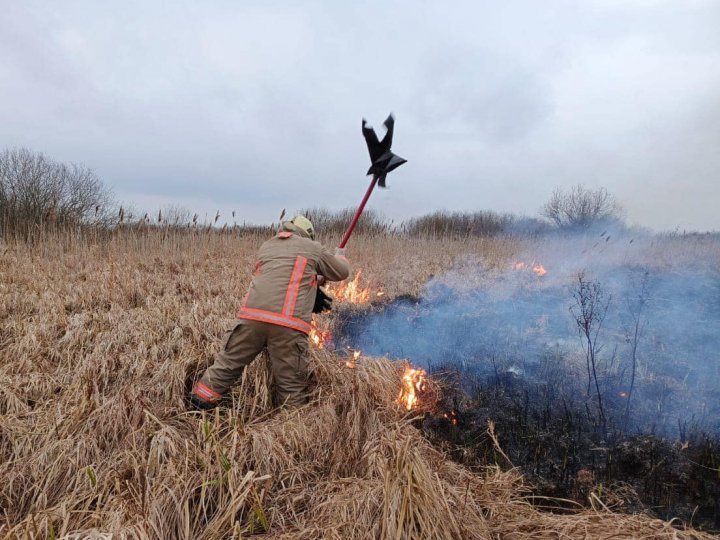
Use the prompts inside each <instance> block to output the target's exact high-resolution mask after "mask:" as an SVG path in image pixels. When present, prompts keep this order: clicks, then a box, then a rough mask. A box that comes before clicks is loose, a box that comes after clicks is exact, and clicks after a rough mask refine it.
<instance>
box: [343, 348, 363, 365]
mask: <svg viewBox="0 0 720 540" xmlns="http://www.w3.org/2000/svg"><path fill="white" fill-rule="evenodd" d="M358 358H360V351H355V352H354V353H353V357H352V360H348V361H347V362H345V366H346V367H348V368H350V369H355V368H356V367H357V361H358Z"/></svg>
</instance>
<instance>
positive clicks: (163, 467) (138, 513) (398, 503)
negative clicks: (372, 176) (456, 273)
mask: <svg viewBox="0 0 720 540" xmlns="http://www.w3.org/2000/svg"><path fill="white" fill-rule="evenodd" d="M260 240H261V238H240V237H233V236H224V235H217V236H215V235H211V237H210V238H207V239H205V240H204V241H203V242H197V239H193V237H191V236H188V237H187V238H184V237H181V236H168V235H163V236H160V235H157V237H154V238H153V237H118V238H115V239H111V240H110V241H109V243H107V244H105V245H103V246H82V245H73V247H71V248H69V249H68V248H67V247H63V246H62V245H59V244H51V243H48V244H46V245H43V246H35V248H33V249H32V250H29V249H26V248H23V247H16V248H13V249H6V250H5V251H4V253H3V255H2V258H1V259H0V271H1V272H2V275H3V280H2V283H0V346H1V347H2V349H1V357H0V380H2V386H0V537H2V538H68V539H70V538H78V539H79V538H153V539H154V538H172V539H179V538H186V539H201V538H207V539H210V538H240V537H247V536H250V535H252V534H255V535H259V537H262V538H287V539H308V540H310V539H312V540H315V539H318V538H327V539H349V538H392V539H414V538H418V539H419V538H428V539H460V538H463V539H464V538H468V539H472V538H509V539H510V538H512V539H525V538H548V539H550V538H553V539H555V538H609V537H614V538H631V537H632V538H710V536H707V535H705V536H704V535H702V534H701V533H696V532H693V531H679V530H676V529H674V528H673V527H672V526H671V525H670V524H668V523H664V522H662V521H659V520H654V519H650V518H649V517H646V516H628V515H617V514H613V513H611V512H609V511H608V510H606V509H604V508H603V507H602V506H601V505H596V507H595V509H589V510H584V511H581V512H579V513H575V514H564V515H558V514H553V513H550V512H542V511H540V510H538V509H536V508H535V507H533V506H531V505H529V504H528V503H527V502H526V499H525V496H526V495H527V491H526V490H525V489H524V488H523V484H522V477H521V476H520V475H519V474H518V473H517V472H515V471H509V472H503V471H501V470H500V469H499V468H497V467H491V468H488V469H486V470H483V471H470V470H468V469H466V468H463V467H462V466H460V465H458V464H455V463H453V462H451V461H449V460H448V459H446V457H445V455H444V454H443V453H441V452H440V451H438V450H437V449H435V448H433V447H432V446H431V445H430V444H429V443H428V442H427V441H426V440H425V439H424V438H423V436H422V435H421V433H420V432H419V431H418V430H417V429H416V428H415V427H413V426H412V424H411V419H409V418H408V417H407V416H406V411H404V410H403V408H402V407H401V406H400V405H398V404H397V403H396V402H395V399H396V397H397V395H398V390H399V386H400V371H399V369H398V365H397V364H394V363H392V362H389V361H387V360H382V359H371V358H364V357H363V358H361V359H360V360H359V361H358V364H357V368H356V369H347V368H346V367H345V363H344V360H343V359H340V358H339V357H338V356H336V355H335V354H333V353H330V352H325V351H316V352H314V353H313V354H314V358H313V367H314V373H315V378H316V383H317V385H316V388H315V390H314V394H313V400H312V402H311V403H310V404H308V405H307V406H305V407H303V408H301V409H298V410H293V411H287V410H275V409H273V408H272V406H271V401H270V381H269V380H268V378H267V373H268V371H267V368H266V360H265V359H264V358H263V357H261V358H260V359H259V360H258V361H256V362H255V363H254V364H253V365H252V367H251V368H250V369H249V370H248V371H246V373H245V376H244V378H243V380H242V383H241V384H240V385H239V386H238V387H237V388H236V390H235V391H234V393H233V395H232V400H231V402H230V403H228V406H227V407H224V408H222V409H218V410H216V411H213V412H211V413H209V414H207V413H197V412H186V411H185V408H184V406H183V395H184V392H185V388H186V384H187V381H188V380H190V379H192V378H193V377H194V376H195V375H196V374H197V373H198V372H200V371H201V370H202V369H204V367H205V366H206V364H207V362H208V361H209V359H210V357H211V354H212V352H213V351H215V350H216V348H217V345H218V336H220V335H221V334H222V331H223V329H224V327H225V326H226V325H227V324H228V323H229V320H228V318H227V316H228V315H230V314H232V312H233V309H234V308H235V307H236V303H237V299H238V298H240V297H241V295H242V291H243V290H244V288H245V287H246V285H247V282H248V279H249V277H250V276H249V270H248V269H250V268H251V267H252V265H251V262H252V257H253V256H254V252H255V249H256V248H257V245H258V243H259V241H260ZM378 242H385V243H386V245H383V246H382V248H383V252H385V253H392V254H393V255H392V257H389V258H387V259H386V260H385V262H384V263H383V265H378V266H377V267H376V268H375V269H374V273H373V274H372V276H374V277H373V279H375V280H376V281H377V282H382V285H383V286H384V287H385V288H386V289H387V290H388V291H389V292H390V294H393V293H395V292H396V291H398V290H400V289H403V288H404V289H405V290H407V288H408V287H407V286H406V285H407V283H406V280H413V285H411V287H410V288H412V287H415V288H416V289H419V285H418V283H419V282H421V281H423V280H424V279H426V278H427V276H428V275H429V274H431V273H433V272H435V271H437V270H438V269H439V268H440V267H441V266H442V265H443V264H445V265H447V264H449V261H450V260H451V259H452V253H458V254H459V253H462V252H464V251H467V250H468V249H471V250H476V251H477V253H478V254H479V255H481V256H484V257H485V258H486V259H487V260H491V261H492V260H494V258H495V259H497V260H500V259H501V258H502V256H503V255H507V254H508V253H511V252H512V247H508V246H503V245H501V244H499V243H498V244H493V243H491V242H489V241H486V242H483V241H477V242H476V243H474V244H472V245H470V246H468V245H467V244H466V243H463V244H462V245H458V246H451V248H450V249H444V250H443V251H442V255H437V252H435V253H434V254H433V252H432V250H434V249H437V248H438V246H432V245H422V246H421V245H419V244H417V243H416V244H415V245H411V246H407V245H404V244H403V243H402V242H401V241H399V240H397V241H396V240H395V239H382V240H380V239H366V240H362V239H359V240H357V241H356V244H355V245H356V246H357V251H356V260H359V261H360V264H362V262H363V259H365V260H366V262H369V260H370V259H371V257H373V253H376V252H377V243H378ZM393 242H394V244H393ZM373 244H375V245H376V249H372V246H373ZM391 244H392V245H391ZM423 261H425V262H423ZM401 270H403V271H402V272H401Z"/></svg>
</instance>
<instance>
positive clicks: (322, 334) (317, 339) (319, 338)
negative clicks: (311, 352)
mask: <svg viewBox="0 0 720 540" xmlns="http://www.w3.org/2000/svg"><path fill="white" fill-rule="evenodd" d="M308 337H309V338H310V343H312V345H313V346H315V347H316V348H318V349H324V348H325V345H326V344H327V343H328V342H329V341H330V340H332V332H330V330H323V329H321V328H320V327H319V326H318V322H317V319H316V318H315V316H314V315H313V319H312V324H311V325H310V334H308Z"/></svg>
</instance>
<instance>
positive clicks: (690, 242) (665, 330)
mask: <svg viewBox="0 0 720 540" xmlns="http://www.w3.org/2000/svg"><path fill="white" fill-rule="evenodd" d="M717 254H718V244H717V241H716V240H715V239H712V238H694V239H693V238H667V237H666V238H661V237H652V236H645V235H641V236H639V237H637V236H636V237H633V236H629V235H627V234H623V233H621V232H620V231H613V232H608V231H602V233H601V234H597V233H595V234H587V235H584V236H572V237H558V238H549V239H546V240H544V241H542V242H540V243H538V244H536V245H534V246H532V247H528V248H526V249H525V250H523V251H522V252H521V253H519V254H518V255H517V256H516V260H515V261H511V262H509V263H508V264H507V265H506V266H505V267H503V268H488V267H485V266H484V265H483V264H482V262H481V261H479V260H477V259H474V258H471V257H467V258H464V259H462V260H458V261H456V263H455V265H454V266H453V268H451V269H450V270H449V271H448V272H446V273H445V274H443V275H441V276H436V277H434V278H432V279H431V280H430V281H429V282H428V283H427V284H426V285H425V287H424V290H423V293H422V295H421V297H420V298H399V299H396V300H395V301H393V302H392V303H390V304H388V305H386V306H384V307H383V308H382V309H379V310H377V311H373V312H371V313H369V314H364V315H362V316H358V317H357V318H355V319H353V320H351V321H349V322H348V324H346V325H345V328H344V338H343V339H344V340H345V341H346V343H345V344H346V345H348V346H350V347H353V348H355V349H360V350H362V351H363V352H364V353H365V354H368V355H373V356H387V357H389V358H393V359H400V358H405V359H410V360H411V361H412V362H413V363H414V364H416V365H419V366H422V367H425V368H429V369H431V370H432V369H436V370H437V369H447V368H451V369H459V370H460V371H461V372H463V373H465V374H467V375H471V376H472V377H471V378H473V380H478V379H477V378H478V377H479V378H481V379H482V378H483V377H484V378H493V377H494V378H497V377H498V375H502V374H512V375H513V376H514V377H515V378H517V379H520V380H522V381H524V382H525V383H526V384H551V383H552V381H550V380H548V369H547V366H548V363H551V364H554V366H555V368H558V367H562V370H563V371H564V373H565V375H566V378H569V379H572V380H570V381H563V385H562V387H563V389H564V391H567V392H570V391H571V392H572V393H573V394H576V395H582V396H585V397H586V398H587V399H588V400H591V399H592V392H589V391H588V390H587V386H588V379H587V377H588V375H587V366H586V363H587V360H586V348H585V347H586V342H584V341H583V339H581V337H582V335H581V334H580V333H579V331H578V330H579V328H578V325H577V323H576V320H575V315H576V314H577V313H578V311H579V307H580V306H579V305H578V300H577V297H578V292H579V281H578V279H579V278H578V276H579V275H581V274H582V275H583V276H584V278H583V279H584V280H585V281H586V282H590V283H592V284H595V285H597V290H598V291H600V293H601V297H600V298H599V299H596V300H597V305H595V314H594V315H595V321H594V324H593V325H592V327H591V329H590V330H591V332H590V333H591V335H592V336H594V339H595V344H596V347H597V368H598V379H599V386H600V388H601V394H603V395H604V396H606V401H607V403H608V406H609V407H613V406H614V407H615V408H616V409H617V412H618V414H619V413H620V412H621V411H624V409H625V407H624V401H623V400H624V399H627V396H628V394H631V397H632V406H633V407H632V408H633V410H636V411H637V412H636V413H635V414H633V419H634V428H635V429H637V430H639V431H649V430H659V431H663V432H666V433H667V432H670V431H672V430H677V429H678V425H679V424H691V425H692V427H693V428H697V429H703V430H712V431H718V430H720V331H719V330H720V272H719V271H718V267H717V261H716V259H717ZM533 263H535V266H536V267H537V266H538V265H542V267H543V268H544V269H545V270H546V271H547V273H546V274H545V275H542V276H539V275H537V274H536V272H534V271H533ZM633 364H635V369H634V371H635V380H634V382H633V379H632V374H633ZM468 380H470V378H469V379H468ZM558 391H560V389H558ZM586 394H587V395H586Z"/></svg>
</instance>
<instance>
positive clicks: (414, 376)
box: [398, 367, 427, 411]
mask: <svg viewBox="0 0 720 540" xmlns="http://www.w3.org/2000/svg"><path fill="white" fill-rule="evenodd" d="M426 389H427V373H425V370H424V369H420V368H411V367H407V368H405V373H403V376H402V387H401V389H400V395H399V396H398V402H399V403H400V404H401V405H403V406H404V407H405V408H406V409H407V410H408V411H410V410H412V409H413V408H416V407H417V406H418V405H419V397H418V394H422V393H423V392H424V391H425V390H426Z"/></svg>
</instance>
